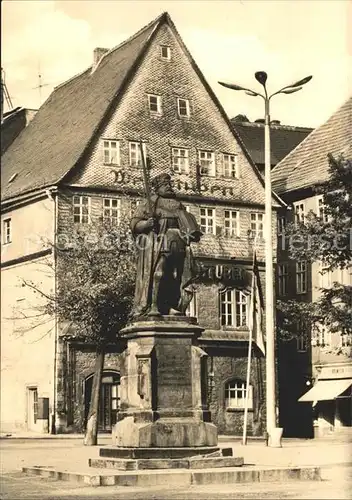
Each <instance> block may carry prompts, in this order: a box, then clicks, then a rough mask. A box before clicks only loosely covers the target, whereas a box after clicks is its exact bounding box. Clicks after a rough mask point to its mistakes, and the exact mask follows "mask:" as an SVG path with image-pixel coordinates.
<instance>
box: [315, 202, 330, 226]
mask: <svg viewBox="0 0 352 500" xmlns="http://www.w3.org/2000/svg"><path fill="white" fill-rule="evenodd" d="M324 208H325V205H324V197H323V196H318V197H317V216H318V217H319V218H320V219H322V221H323V222H329V216H328V215H326V214H325V210H324Z"/></svg>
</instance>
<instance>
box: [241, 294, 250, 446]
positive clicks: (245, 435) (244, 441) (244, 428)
mask: <svg viewBox="0 0 352 500" xmlns="http://www.w3.org/2000/svg"><path fill="white" fill-rule="evenodd" d="M252 295H253V291H252ZM251 300H253V297H251ZM252 340H253V328H250V329H249V342H248V360H247V379H246V401H245V406H244V422H243V439H242V444H243V445H244V446H245V445H246V444H247V420H248V402H249V382H250V373H251V358H252Z"/></svg>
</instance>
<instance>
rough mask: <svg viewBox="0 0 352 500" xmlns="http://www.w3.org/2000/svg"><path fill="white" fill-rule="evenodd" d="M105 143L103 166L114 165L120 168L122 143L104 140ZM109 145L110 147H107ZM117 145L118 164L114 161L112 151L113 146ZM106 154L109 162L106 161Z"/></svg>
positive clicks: (114, 140)
mask: <svg viewBox="0 0 352 500" xmlns="http://www.w3.org/2000/svg"><path fill="white" fill-rule="evenodd" d="M102 142H103V164H104V165H114V166H118V167H119V166H120V141H119V140H117V139H102ZM105 143H108V146H106V145H105ZM113 143H115V144H116V162H114V161H112V156H113V155H112V151H113V149H112V148H111V145H112V144H113ZM106 152H108V160H107V159H106Z"/></svg>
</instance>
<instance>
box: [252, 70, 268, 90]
mask: <svg viewBox="0 0 352 500" xmlns="http://www.w3.org/2000/svg"><path fill="white" fill-rule="evenodd" d="M254 76H255V79H256V80H257V82H259V83H260V84H261V85H263V86H264V87H265V84H266V81H267V79H268V75H267V73H265V71H257V72H256V73H255V74H254Z"/></svg>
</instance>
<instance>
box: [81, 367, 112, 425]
mask: <svg viewBox="0 0 352 500" xmlns="http://www.w3.org/2000/svg"><path fill="white" fill-rule="evenodd" d="M92 385H93V375H90V376H89V377H87V378H86V380H85V391H84V406H85V425H86V423H87V418H88V412H89V404H90V398H91V394H92ZM119 392H120V374H119V373H118V372H114V371H108V370H104V371H103V376H102V381H101V387H100V398H99V415H98V430H99V431H100V432H111V430H112V427H113V425H115V424H116V421H117V412H118V411H119V406H120V394H119Z"/></svg>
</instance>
